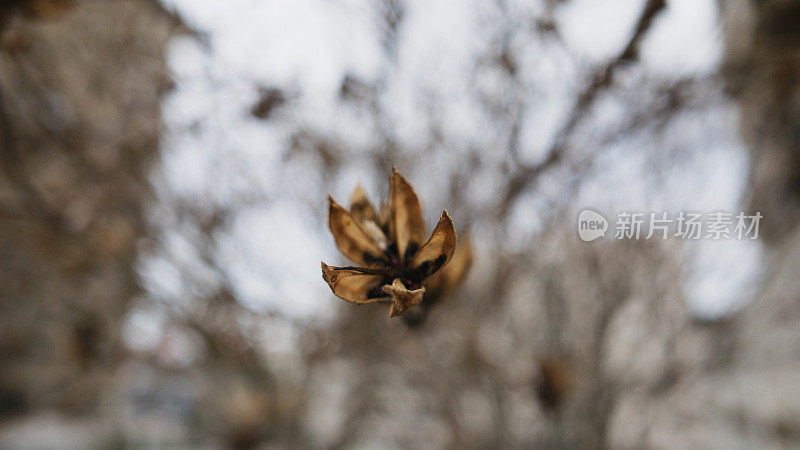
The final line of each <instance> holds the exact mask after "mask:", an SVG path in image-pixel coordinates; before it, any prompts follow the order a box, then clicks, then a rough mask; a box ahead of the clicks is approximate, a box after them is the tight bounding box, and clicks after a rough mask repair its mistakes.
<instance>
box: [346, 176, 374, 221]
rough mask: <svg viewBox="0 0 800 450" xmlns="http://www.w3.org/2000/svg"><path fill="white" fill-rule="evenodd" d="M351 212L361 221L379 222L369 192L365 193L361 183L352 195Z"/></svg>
mask: <svg viewBox="0 0 800 450" xmlns="http://www.w3.org/2000/svg"><path fill="white" fill-rule="evenodd" d="M350 213H351V214H353V217H355V218H356V219H358V220H360V221H361V223H365V222H367V221H372V222H375V223H378V214H377V213H376V212H375V208H374V207H373V206H372V203H371V202H370V201H369V198H367V194H365V193H364V189H363V188H362V187H361V185H358V186H357V187H356V189H355V190H354V191H353V194H352V195H350Z"/></svg>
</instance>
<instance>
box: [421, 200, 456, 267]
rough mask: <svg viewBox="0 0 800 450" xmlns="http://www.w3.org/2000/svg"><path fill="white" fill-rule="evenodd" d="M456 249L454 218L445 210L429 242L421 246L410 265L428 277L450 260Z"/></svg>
mask: <svg viewBox="0 0 800 450" xmlns="http://www.w3.org/2000/svg"><path fill="white" fill-rule="evenodd" d="M455 249H456V230H455V227H453V220H452V219H451V218H450V215H449V214H447V210H444V211H442V216H441V217H440V218H439V223H438V224H436V228H434V229H433V233H432V234H431V237H430V238H429V239H428V242H426V243H425V244H423V245H422V247H420V248H419V251H417V253H416V254H415V255H414V258H413V259H412V260H411V264H410V267H411V268H412V269H415V270H418V271H420V272H421V273H422V276H423V277H428V276H430V275H432V274H433V273H434V272H436V271H437V270H439V268H440V267H442V266H444V265H445V264H447V262H448V261H450V258H452V256H453V252H454V251H455Z"/></svg>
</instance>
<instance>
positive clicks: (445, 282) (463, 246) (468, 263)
mask: <svg viewBox="0 0 800 450" xmlns="http://www.w3.org/2000/svg"><path fill="white" fill-rule="evenodd" d="M470 267H472V244H471V243H470V241H469V238H464V237H462V238H461V239H459V240H458V245H457V246H456V251H455V252H454V253H453V257H452V258H451V259H450V262H448V263H447V264H446V265H445V266H444V267H442V268H441V269H439V271H437V272H436V273H434V274H433V275H431V277H430V278H428V279H427V280H425V283H424V286H425V289H426V292H427V295H426V296H425V302H426V304H427V303H428V302H429V301H430V300H432V299H434V298H438V297H440V296H443V295H447V294H449V293H450V292H452V291H453V290H454V289H455V288H456V287H458V285H460V284H461V282H462V281H464V278H466V276H467V274H468V273H469V269H470Z"/></svg>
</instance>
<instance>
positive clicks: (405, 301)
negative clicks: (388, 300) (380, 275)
mask: <svg viewBox="0 0 800 450" xmlns="http://www.w3.org/2000/svg"><path fill="white" fill-rule="evenodd" d="M383 291H384V292H386V293H387V294H389V296H390V297H392V306H391V307H390V308H389V317H396V316H400V315H402V314H404V313H405V312H406V311H408V308H411V307H412V306H415V305H419V303H420V302H421V301H422V295H423V294H424V293H425V288H424V287H423V288H420V289H414V290H408V289H406V286H405V285H404V284H403V283H402V282H401V281H400V279H399V278H395V279H394V281H393V282H392V284H391V285H386V286H384V287H383Z"/></svg>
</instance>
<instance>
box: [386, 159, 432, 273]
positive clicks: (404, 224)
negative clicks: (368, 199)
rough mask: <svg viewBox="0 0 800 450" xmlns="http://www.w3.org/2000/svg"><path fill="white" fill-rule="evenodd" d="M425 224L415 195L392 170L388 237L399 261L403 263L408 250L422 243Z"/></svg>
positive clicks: (395, 171)
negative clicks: (394, 246) (394, 245)
mask: <svg viewBox="0 0 800 450" xmlns="http://www.w3.org/2000/svg"><path fill="white" fill-rule="evenodd" d="M424 233H425V222H424V221H423V220H422V207H421V206H420V204H419V199H418V198H417V194H416V193H415V192H414V188H413V187H411V184H409V183H408V181H406V179H405V178H403V175H401V174H400V172H398V171H397V169H396V168H394V167H393V168H392V174H391V176H390V177H389V236H390V238H391V240H392V242H394V243H396V244H397V251H398V254H399V255H400V260H401V261H404V260H405V257H406V252H407V251H408V250H409V248H411V249H412V251H413V249H416V248H418V247H419V245H420V244H421V243H422V239H423V235H424Z"/></svg>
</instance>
